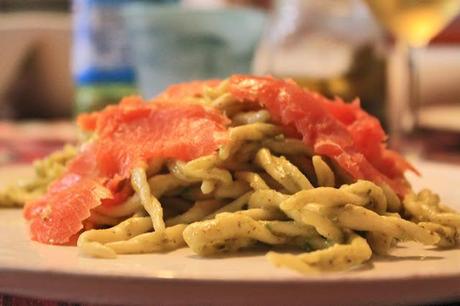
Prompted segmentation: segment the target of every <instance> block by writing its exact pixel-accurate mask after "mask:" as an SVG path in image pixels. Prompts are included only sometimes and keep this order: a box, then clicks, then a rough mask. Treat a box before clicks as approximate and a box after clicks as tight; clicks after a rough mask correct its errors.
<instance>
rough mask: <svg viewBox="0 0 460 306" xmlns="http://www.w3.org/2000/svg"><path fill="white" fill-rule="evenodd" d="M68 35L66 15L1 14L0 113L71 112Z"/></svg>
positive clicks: (42, 114)
mask: <svg viewBox="0 0 460 306" xmlns="http://www.w3.org/2000/svg"><path fill="white" fill-rule="evenodd" d="M71 37H72V36H71V18H70V14H66V13H49V12H48V13H46V12H14V13H2V14H0V50H2V52H1V56H0V71H1V73H0V116H2V117H3V118H5V117H10V118H50V117H64V116H69V115H70V113H71V109H72V101H73V84H72V79H71V73H70V47H71Z"/></svg>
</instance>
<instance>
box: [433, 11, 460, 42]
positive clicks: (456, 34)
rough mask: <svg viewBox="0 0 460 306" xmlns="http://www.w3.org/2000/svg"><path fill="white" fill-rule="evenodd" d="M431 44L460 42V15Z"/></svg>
mask: <svg viewBox="0 0 460 306" xmlns="http://www.w3.org/2000/svg"><path fill="white" fill-rule="evenodd" d="M430 44H460V16H458V17H457V18H456V19H454V20H453V21H452V22H451V23H450V24H449V25H448V26H447V27H446V28H445V29H444V30H443V31H442V32H441V33H439V34H438V35H437V36H435V37H434V38H433V39H432V40H431V42H430Z"/></svg>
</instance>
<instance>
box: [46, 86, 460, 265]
mask: <svg viewBox="0 0 460 306" xmlns="http://www.w3.org/2000/svg"><path fill="white" fill-rule="evenodd" d="M227 85H228V84H227V83H226V82H225V81H224V82H222V83H221V84H220V85H219V86H218V87H215V88H208V89H206V90H205V91H204V94H203V95H202V96H199V97H194V101H193V102H192V103H199V104H203V105H205V106H209V107H214V108H216V109H218V110H220V111H221V112H223V113H224V114H225V115H226V116H228V117H229V118H230V119H231V126H230V128H229V135H230V141H229V142H228V143H226V144H225V145H223V146H221V147H220V149H219V151H218V152H216V153H215V154H212V155H207V156H203V157H200V158H197V159H194V160H192V161H189V162H182V161H179V160H154V161H151V162H150V163H149V166H147V167H144V168H142V167H139V168H135V169H133V170H132V172H131V185H132V188H133V190H134V191H135V193H134V195H132V196H131V197H130V198H129V199H128V200H127V201H125V202H124V203H123V204H121V205H118V206H111V207H107V206H103V205H102V206H99V207H97V208H95V209H93V211H92V213H91V216H90V217H89V218H88V219H87V220H86V221H85V224H84V225H85V228H86V229H87V230H86V231H84V232H83V233H82V234H81V235H80V237H79V239H78V243H77V245H78V247H79V248H80V250H81V251H82V252H83V253H84V254H86V255H88V256H93V257H100V258H115V257H116V256H117V254H135V253H152V252H167V251H171V250H175V249H178V248H181V247H185V246H188V247H190V248H191V249H192V250H193V251H194V252H195V253H197V254H199V255H201V256H215V255H216V254H220V253H226V252H235V251H238V250H241V249H246V248H251V247H254V246H257V245H265V246H270V247H273V248H272V251H269V252H268V253H267V255H266V257H267V259H268V260H269V261H270V262H272V263H273V264H275V265H277V266H283V267H288V268H290V269H294V270H296V271H299V272H302V273H310V272H314V271H334V270H344V269H349V268H351V267H354V266H357V265H359V264H362V263H364V262H366V261H368V260H369V259H371V257H372V255H373V254H387V253H388V252H389V251H390V250H391V248H392V247H394V246H395V245H396V244H397V243H398V242H399V241H407V240H411V241H416V242H419V243H422V244H425V245H436V246H438V247H454V246H456V244H457V241H458V229H459V228H460V214H458V213H457V212H455V211H454V210H452V209H450V208H448V207H447V206H444V205H442V204H440V200H439V197H438V196H437V195H435V194H434V193H432V192H431V191H429V190H422V191H421V192H419V193H418V194H415V193H410V194H408V195H407V196H406V197H405V199H404V200H402V201H401V200H400V199H399V197H398V196H397V195H396V193H395V192H394V191H393V190H392V189H391V188H390V187H389V186H387V185H377V184H375V183H373V182H371V181H366V180H352V179H351V178H350V177H349V176H348V175H347V174H346V172H345V171H343V170H342V169H341V168H340V167H339V166H338V165H337V164H336V163H334V162H333V161H331V160H330V159H328V158H326V157H324V156H319V155H314V154H313V150H312V149H311V148H308V147H307V146H306V145H305V144H304V143H303V142H302V141H301V140H298V139H294V138H289V137H288V136H286V135H285V134H283V129H282V128H281V127H280V126H278V125H276V124H274V123H273V122H272V120H271V118H270V114H269V112H268V111H267V110H265V109H263V108H261V107H260V106H258V105H255V104H251V103H239V102H237V101H236V99H235V98H234V97H233V96H232V95H231V94H230V93H229V92H228V89H227ZM67 150H68V149H67ZM66 161H67V159H63V161H62V164H64V165H65V162H66ZM45 176H46V177H48V176H47V175H45ZM50 177H55V175H52V176H50ZM48 181H49V180H47V181H46V182H48ZM273 249H276V251H273ZM291 249H295V250H300V251H302V252H303V253H300V254H298V252H297V253H295V254H292V253H289V252H286V250H291Z"/></svg>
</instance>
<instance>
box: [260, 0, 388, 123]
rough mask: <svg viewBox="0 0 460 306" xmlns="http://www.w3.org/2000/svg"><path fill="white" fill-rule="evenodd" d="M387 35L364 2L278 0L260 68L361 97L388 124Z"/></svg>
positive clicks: (348, 96) (330, 93)
mask: <svg viewBox="0 0 460 306" xmlns="http://www.w3.org/2000/svg"><path fill="white" fill-rule="evenodd" d="M383 46H384V41H383V36H382V33H381V32H380V30H379V27H378V26H377V25H376V24H375V22H374V21H373V19H372V17H371V15H370V13H369V11H368V9H367V7H366V5H365V4H363V3H362V2H361V1H359V0H341V1H336V0H278V1H275V5H274V11H273V15H272V20H271V25H270V27H269V29H268V31H267V34H266V39H265V43H264V45H263V46H262V48H261V49H265V50H261V51H260V52H259V55H260V56H261V57H262V58H263V60H259V61H258V63H257V64H256V65H257V66H256V72H257V73H263V74H271V75H274V76H278V77H288V78H292V79H294V80H295V81H297V83H299V84H300V85H302V86H305V87H307V88H309V89H311V90H315V91H319V92H321V93H322V94H324V95H326V96H328V97H330V98H333V97H334V96H339V97H341V98H343V99H344V100H347V101H350V100H352V99H354V98H356V97H359V98H360V99H361V105H362V106H363V107H364V108H365V109H366V110H367V111H369V112H370V113H372V114H374V115H375V116H377V117H379V119H381V120H382V121H383V123H384V125H385V120H384V119H385V111H386V108H385V90H386V89H385V88H386V85H385V83H386V82H385V79H386V70H385V57H384V54H383V53H384V52H383Z"/></svg>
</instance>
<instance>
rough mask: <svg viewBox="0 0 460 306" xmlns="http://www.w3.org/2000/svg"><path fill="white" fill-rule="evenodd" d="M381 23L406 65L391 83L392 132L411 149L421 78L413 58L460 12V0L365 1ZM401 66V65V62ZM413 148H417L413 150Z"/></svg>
mask: <svg viewBox="0 0 460 306" xmlns="http://www.w3.org/2000/svg"><path fill="white" fill-rule="evenodd" d="M365 2H367V4H368V5H369V8H370V9H371V11H372V12H373V14H374V15H375V17H376V18H377V20H378V21H379V22H380V23H381V24H382V25H383V26H384V27H385V28H386V29H387V30H388V31H389V32H390V33H391V34H392V35H393V36H394V38H395V49H396V50H395V52H396V54H398V55H399V56H400V57H399V58H400V59H402V62H400V63H399V66H397V65H396V67H399V68H398V70H397V71H393V72H394V73H393V74H392V76H393V78H394V79H393V80H390V81H391V83H390V86H394V87H397V88H390V93H392V94H390V98H391V99H392V100H393V101H390V103H389V104H390V116H391V118H390V119H391V120H389V123H390V124H389V130H390V134H391V135H392V139H393V145H395V146H397V147H400V149H403V150H404V149H406V150H407V149H409V150H410V149H411V146H410V144H414V140H416V139H417V137H418V136H417V133H416V129H417V124H418V122H417V121H418V118H419V111H420V98H419V96H418V93H419V88H418V87H419V86H418V82H419V81H418V80H419V75H418V71H417V66H416V65H415V64H414V62H413V59H414V57H413V56H412V55H413V53H414V51H415V50H416V49H419V48H423V47H425V46H426V45H427V44H428V43H429V41H430V40H431V39H432V38H433V37H434V36H435V35H437V34H438V33H439V32H440V31H441V30H442V29H444V27H446V25H447V24H448V23H449V22H450V21H452V19H453V18H454V17H455V16H456V15H457V14H458V12H459V11H460V1H459V0H365ZM397 64H398V63H397ZM412 149H413V147H412Z"/></svg>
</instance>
